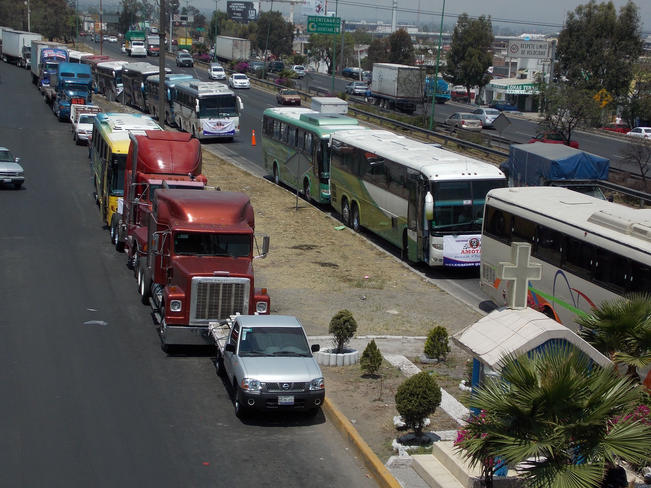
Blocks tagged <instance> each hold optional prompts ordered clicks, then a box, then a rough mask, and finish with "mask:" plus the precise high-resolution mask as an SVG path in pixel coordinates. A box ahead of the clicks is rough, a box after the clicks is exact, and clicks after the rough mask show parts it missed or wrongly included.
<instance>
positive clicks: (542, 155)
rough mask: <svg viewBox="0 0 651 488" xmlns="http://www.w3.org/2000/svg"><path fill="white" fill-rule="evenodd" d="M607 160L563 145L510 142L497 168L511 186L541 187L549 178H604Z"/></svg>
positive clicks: (606, 172) (553, 179)
mask: <svg viewBox="0 0 651 488" xmlns="http://www.w3.org/2000/svg"><path fill="white" fill-rule="evenodd" d="M609 167H610V161H609V160H608V159H606V158H603V157H601V156H597V155H596V154H591V153H588V152H585V151H580V150H578V149H574V148H572V147H569V146H566V145H564V144H547V143H543V142H535V143H533V144H513V145H511V150H510V153H509V159H508V160H507V161H505V162H504V163H502V165H501V166H500V169H502V170H503V171H505V172H506V173H507V174H508V177H509V184H510V185H511V186H542V185H546V184H548V183H549V182H550V181H562V180H608V168H609Z"/></svg>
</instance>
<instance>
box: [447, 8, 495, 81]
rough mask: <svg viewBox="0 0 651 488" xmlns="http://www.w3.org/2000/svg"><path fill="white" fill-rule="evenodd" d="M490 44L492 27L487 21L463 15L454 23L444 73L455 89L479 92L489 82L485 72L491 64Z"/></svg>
mask: <svg viewBox="0 0 651 488" xmlns="http://www.w3.org/2000/svg"><path fill="white" fill-rule="evenodd" d="M492 42H493V27H492V22H491V19H490V17H485V16H483V15H482V16H481V17H479V18H478V19H471V18H470V17H469V16H468V14H466V13H463V14H461V15H460V16H459V18H458V20H457V25H456V26H455V27H454V31H453V33H452V42H451V44H450V51H449V52H448V55H447V62H446V67H445V72H446V74H447V76H448V77H449V78H451V80H452V82H453V83H454V84H456V85H463V86H465V87H466V91H467V92H468V93H470V88H472V87H473V86H475V85H476V86H479V88H480V90H481V88H482V87H483V86H485V85H486V84H487V83H488V82H489V81H490V76H489V75H488V71H487V70H488V68H489V66H491V65H492V64H493V54H492V53H491V52H490V47H491V44H492Z"/></svg>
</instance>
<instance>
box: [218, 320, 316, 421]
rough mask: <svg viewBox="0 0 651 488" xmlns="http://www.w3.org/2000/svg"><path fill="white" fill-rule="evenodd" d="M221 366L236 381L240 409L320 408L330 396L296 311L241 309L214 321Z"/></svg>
mask: <svg viewBox="0 0 651 488" xmlns="http://www.w3.org/2000/svg"><path fill="white" fill-rule="evenodd" d="M210 332H211V334H212V336H213V338H214V340H215V343H216V344H217V349H218V357H217V368H218V371H219V373H220V374H223V375H224V376H225V377H226V378H227V381H228V382H229V383H230V384H231V385H232V387H233V398H234V405H235V415H237V416H238V417H242V416H244V415H246V413H247V412H248V411H251V410H283V409H284V410H300V411H305V412H307V413H309V414H316V413H317V412H318V411H319V409H320V408H321V405H322V404H323V399H324V397H325V383H324V380H323V373H321V368H319V365H318V363H317V362H316V360H315V359H314V356H312V353H313V352H317V351H318V350H319V345H318V344H314V345H312V347H310V345H309V344H308V342H307V336H306V335H305V331H304V330H303V326H302V325H301V323H300V322H299V321H298V319H297V318H296V317H291V316H286V315H237V316H235V317H233V319H232V320H231V321H229V323H227V324H226V325H218V324H211V326H210Z"/></svg>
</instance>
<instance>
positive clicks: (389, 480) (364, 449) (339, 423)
mask: <svg viewBox="0 0 651 488" xmlns="http://www.w3.org/2000/svg"><path fill="white" fill-rule="evenodd" d="M323 411H324V412H325V414H326V416H327V417H328V419H330V421H331V422H333V423H334V424H335V426H336V427H337V429H338V430H339V432H341V434H342V435H343V436H344V437H345V438H346V440H348V441H350V442H351V443H352V445H353V447H354V448H355V450H356V451H357V453H358V454H359V456H360V457H361V458H362V460H363V461H364V464H365V465H366V467H367V468H368V470H369V471H370V472H371V475H373V478H375V481H377V483H378V485H379V486H381V487H386V488H401V486H402V485H401V484H400V483H399V482H398V480H396V479H395V478H394V477H393V475H392V474H391V473H390V472H389V470H388V469H387V468H386V467H385V466H384V464H382V461H380V458H378V457H377V456H376V454H375V453H374V452H373V451H372V450H371V448H370V447H369V446H368V444H367V443H366V441H365V440H364V439H362V436H360V435H359V432H357V429H355V427H354V426H353V424H351V423H350V421H349V420H348V419H347V418H346V416H345V415H344V414H343V413H341V412H340V411H339V409H338V408H337V407H336V406H335V404H334V403H332V401H330V399H329V398H328V397H326V398H325V400H324V402H323Z"/></svg>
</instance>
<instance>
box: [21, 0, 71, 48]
mask: <svg viewBox="0 0 651 488" xmlns="http://www.w3.org/2000/svg"><path fill="white" fill-rule="evenodd" d="M30 4H31V5H30V8H31V11H32V14H31V24H32V25H31V30H32V32H40V33H41V34H42V35H43V37H45V38H47V39H50V40H53V39H60V40H63V41H67V40H68V39H69V38H70V33H71V22H70V19H71V16H73V15H74V13H75V11H74V9H71V8H70V6H69V5H68V3H67V1H66V0H37V1H30Z"/></svg>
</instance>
